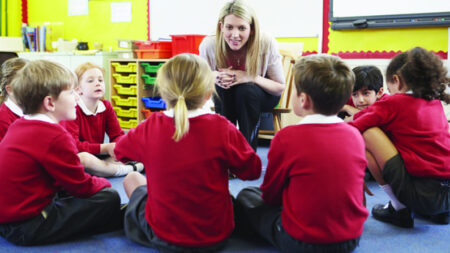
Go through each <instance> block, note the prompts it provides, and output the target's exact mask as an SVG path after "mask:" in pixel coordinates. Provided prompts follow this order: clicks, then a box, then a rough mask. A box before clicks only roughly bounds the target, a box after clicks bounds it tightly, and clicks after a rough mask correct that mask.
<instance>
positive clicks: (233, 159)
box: [226, 123, 262, 180]
mask: <svg viewBox="0 0 450 253" xmlns="http://www.w3.org/2000/svg"><path fill="white" fill-rule="evenodd" d="M227 152H228V154H227V155H226V157H228V158H229V162H230V164H231V167H230V171H231V172H232V173H233V174H235V175H236V176H237V177H239V178H240V179H243V180H252V179H257V178H259V177H260V176H261V168H262V165H261V159H260V158H259V156H258V155H257V154H256V153H255V151H254V150H253V149H252V147H251V146H250V145H249V144H248V142H247V140H245V138H244V136H243V135H242V134H241V132H239V130H237V129H236V127H235V126H234V125H232V124H231V123H230V124H229V125H228V149H227Z"/></svg>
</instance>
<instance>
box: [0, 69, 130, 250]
mask: <svg viewBox="0 0 450 253" xmlns="http://www.w3.org/2000/svg"><path fill="white" fill-rule="evenodd" d="M75 85H76V77H75V75H74V74H73V73H72V72H71V71H70V70H68V69H67V68H65V67H64V66H62V65H59V64H56V63H53V62H50V61H45V60H36V61H32V62H29V63H27V64H26V65H25V67H23V68H22V69H21V70H20V71H19V72H17V75H16V77H15V78H14V79H13V81H12V83H11V87H12V89H13V93H14V96H15V97H16V99H17V102H18V104H19V106H20V107H21V108H22V109H23V112H24V114H25V115H26V116H24V117H23V118H20V119H18V120H16V121H15V122H14V123H13V124H12V125H11V126H10V127H9V129H8V132H7V133H6V135H5V137H4V138H3V141H2V142H1V143H0V206H1V208H0V235H1V236H3V237H4V238H5V239H7V240H8V241H11V242H13V243H15V244H20V245H33V244H44V243H51V242H57V241H61V240H67V239H72V238H73V237H74V236H76V235H86V234H90V233H95V232H101V231H106V230H109V229H113V228H118V227H120V225H121V224H122V220H121V217H120V198H119V195H118V193H117V192H116V191H115V190H113V189H111V188H109V187H110V186H111V185H110V183H109V182H108V181H107V180H106V179H104V178H98V177H92V176H90V175H88V174H86V173H85V172H84V169H83V166H82V165H81V164H80V160H79V158H78V156H77V149H76V146H75V142H74V141H73V138H72V137H71V136H70V134H69V133H68V132H67V131H66V130H65V129H64V128H63V127H62V126H61V125H59V124H58V123H59V121H61V120H71V119H74V118H75V117H76V113H75V105H76V94H75V93H74V91H73V87H74V86H75ZM62 191H64V192H65V194H64V197H61V196H62V195H59V192H62ZM67 193H68V194H69V195H67Z"/></svg>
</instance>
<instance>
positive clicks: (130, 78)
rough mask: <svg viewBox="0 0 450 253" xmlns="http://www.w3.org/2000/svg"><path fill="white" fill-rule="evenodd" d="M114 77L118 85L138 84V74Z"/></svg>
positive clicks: (115, 74)
mask: <svg viewBox="0 0 450 253" xmlns="http://www.w3.org/2000/svg"><path fill="white" fill-rule="evenodd" d="M112 75H113V77H114V79H116V82H117V83H124V84H136V74H129V75H122V74H118V73H114V74H112Z"/></svg>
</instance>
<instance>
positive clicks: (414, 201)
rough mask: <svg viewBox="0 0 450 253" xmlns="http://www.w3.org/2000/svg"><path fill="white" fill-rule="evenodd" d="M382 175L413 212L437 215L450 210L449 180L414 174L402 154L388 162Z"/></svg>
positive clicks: (401, 200)
mask: <svg viewBox="0 0 450 253" xmlns="http://www.w3.org/2000/svg"><path fill="white" fill-rule="evenodd" d="M382 176H383V179H384V180H385V181H386V182H387V183H388V184H389V185H390V186H391V188H392V191H393V192H394V194H395V196H396V197H397V198H398V199H399V200H400V202H402V203H403V204H405V205H406V206H407V207H408V208H409V209H410V210H412V211H413V212H415V213H418V214H421V215H435V214H439V213H444V212H448V211H449V202H450V195H449V189H450V188H449V185H448V180H438V179H434V178H426V177H415V176H412V175H411V174H409V172H408V171H407V170H406V168H405V165H404V162H403V159H402V157H401V156H400V154H397V155H395V156H394V157H392V158H391V159H390V160H388V161H387V162H386V164H385V166H384V168H383V172H382Z"/></svg>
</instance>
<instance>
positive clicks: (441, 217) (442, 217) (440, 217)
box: [427, 212, 450, 225]
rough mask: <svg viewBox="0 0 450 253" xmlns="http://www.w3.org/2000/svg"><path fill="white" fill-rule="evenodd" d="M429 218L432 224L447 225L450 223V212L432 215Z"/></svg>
mask: <svg viewBox="0 0 450 253" xmlns="http://www.w3.org/2000/svg"><path fill="white" fill-rule="evenodd" d="M427 218H429V219H430V220H431V221H432V222H434V223H436V224H440V225H447V224H449V223H450V222H449V212H445V213H440V214H435V215H431V216H430V217H427Z"/></svg>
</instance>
